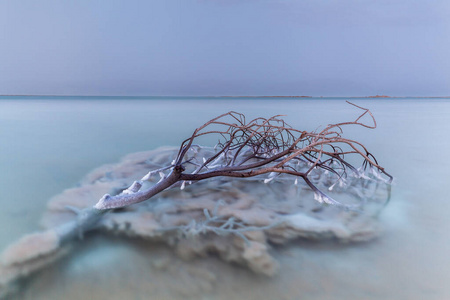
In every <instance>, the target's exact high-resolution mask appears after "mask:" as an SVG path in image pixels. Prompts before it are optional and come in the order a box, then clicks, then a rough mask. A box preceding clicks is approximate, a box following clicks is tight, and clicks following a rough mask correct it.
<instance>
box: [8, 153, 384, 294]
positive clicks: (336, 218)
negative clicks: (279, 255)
mask: <svg viewBox="0 0 450 300" xmlns="http://www.w3.org/2000/svg"><path fill="white" fill-rule="evenodd" d="M176 154H177V150H176V149H174V148H160V149H157V150H154V151H147V152H139V153H134V154H130V155H127V156H126V157H125V158H124V159H122V161H121V162H119V163H117V164H111V165H105V166H102V167H100V168H97V169H95V170H93V171H92V172H91V173H89V174H88V175H87V176H86V177H85V178H84V179H82V180H81V182H80V184H79V186H78V187H74V188H70V189H67V190H65V191H64V192H62V193H61V194H59V195H57V196H55V197H54V198H53V199H51V200H50V201H49V203H48V206H47V211H46V212H45V214H44V216H43V218H42V222H41V225H42V226H43V228H44V231H43V232H41V233H36V234H32V235H28V236H26V237H24V238H22V239H21V240H19V241H18V242H17V243H16V244H14V245H12V246H11V247H9V248H8V249H6V250H5V251H4V253H3V255H2V257H1V262H0V296H1V294H2V293H3V294H6V293H8V292H9V290H10V289H11V287H12V283H13V282H14V280H15V279H17V278H19V277H21V276H25V275H27V274H28V273H30V272H32V271H34V270H37V269H39V268H41V267H43V266H45V265H46V264H48V263H50V262H51V261H53V260H55V259H57V258H58V257H60V256H61V255H63V254H64V253H67V249H68V248H67V247H68V246H70V243H63V242H64V241H61V240H60V239H59V236H58V232H57V230H56V228H58V226H61V225H63V224H65V223H67V222H71V221H73V220H76V213H75V212H76V211H77V210H81V209H83V208H86V207H92V206H93V205H95V203H96V202H97V201H98V199H100V198H101V197H102V196H103V195H104V194H106V193H108V194H111V195H115V194H118V193H120V192H122V191H123V190H124V189H126V188H128V187H129V186H130V185H131V184H132V183H133V181H134V180H135V179H137V178H142V177H143V176H144V175H145V174H147V173H148V172H149V170H153V169H158V168H161V167H164V166H167V165H170V162H171V161H172V160H173V159H174V157H175V155H176ZM322 172H323V171H322ZM161 176H164V174H161ZM314 176H315V177H316V178H315V179H314V180H315V181H316V183H317V184H322V185H324V186H328V187H331V189H333V192H334V193H336V195H338V197H340V199H341V198H342V199H344V201H347V203H349V204H350V205H349V207H352V206H354V207H355V209H344V208H342V207H337V206H332V205H326V204H323V203H319V202H317V201H314V200H313V199H314V193H313V192H312V191H311V190H310V188H309V187H308V186H306V185H301V184H300V183H298V182H297V181H295V182H294V181H293V180H292V179H290V180H289V181H288V180H283V179H282V178H280V179H278V178H275V179H274V180H272V179H270V180H267V176H266V177H255V178H252V179H232V178H227V177H217V178H214V179H209V180H205V181H201V182H198V183H190V182H183V183H181V184H179V185H177V186H174V187H172V188H171V189H168V190H165V191H163V192H161V193H160V194H159V195H158V196H156V197H154V198H152V199H150V200H149V201H146V202H142V203H139V204H136V205H131V206H128V207H125V208H121V209H117V210H115V211H113V212H112V213H108V214H105V215H104V216H103V217H102V219H101V221H100V222H99V223H98V224H97V228H96V229H97V230H100V231H106V232H111V233H114V234H120V235H124V236H129V237H138V238H144V239H149V240H152V241H160V242H163V243H166V244H168V245H170V246H172V247H173V248H174V251H175V253H176V254H177V255H179V256H180V257H182V258H183V259H187V260H188V259H190V258H192V257H196V256H206V255H209V254H211V253H214V254H216V255H217V256H219V257H220V258H221V259H223V260H224V261H227V262H233V263H238V264H241V265H245V266H247V267H248V268H250V269H251V270H253V271H254V272H256V273H260V274H264V275H267V276H272V275H274V274H276V272H277V270H278V269H279V266H278V263H277V261H276V260H275V259H274V258H273V257H272V256H271V254H270V251H271V245H273V244H278V245H282V244H285V243H287V242H289V241H291V240H293V239H297V238H307V239H314V240H321V239H336V240H338V241H341V242H354V241H363V240H369V239H371V238H373V237H374V236H375V235H376V234H377V231H378V226H377V220H376V216H377V214H378V212H379V211H380V210H381V209H382V207H383V206H384V205H385V202H386V201H387V199H388V196H389V193H388V189H387V188H386V187H387V186H385V185H382V183H380V182H378V181H375V180H372V183H370V178H369V177H367V176H370V174H369V175H367V176H360V178H356V177H355V178H354V179H353V182H349V180H350V179H348V182H346V183H345V184H340V185H336V186H334V184H335V182H329V181H328V180H327V178H328V177H327V175H326V174H323V173H320V174H319V173H317V174H314ZM158 180H159V178H158V176H153V178H150V179H149V182H148V183H146V184H149V185H151V184H154V183H156V182H157V181H158ZM367 181H369V184H368V183H367ZM264 182H266V184H265V183H264ZM363 184H364V185H363ZM380 184H381V185H380ZM362 198H363V199H362ZM355 204H357V205H355Z"/></svg>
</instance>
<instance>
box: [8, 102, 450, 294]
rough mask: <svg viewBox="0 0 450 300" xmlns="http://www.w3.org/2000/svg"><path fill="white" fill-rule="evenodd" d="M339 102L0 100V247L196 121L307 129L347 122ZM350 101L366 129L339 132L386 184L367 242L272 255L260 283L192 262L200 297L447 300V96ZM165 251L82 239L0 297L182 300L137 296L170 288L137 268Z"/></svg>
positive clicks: (297, 247) (299, 247)
mask: <svg viewBox="0 0 450 300" xmlns="http://www.w3.org/2000/svg"><path fill="white" fill-rule="evenodd" d="M344 100H345V99H280V98H273V99H266V98H265V99H235V98H233V99H217V98H216V99H214V98H211V99H193V98H190V99H183V98H178V99H168V98H165V99H158V98H153V99H147V100H145V99H120V98H115V99H104V98H103V99H89V98H69V99H63V98H57V99H48V98H34V99H18V98H5V97H4V98H1V99H0V170H1V171H2V172H1V173H0V191H1V197H0V204H1V207H2V209H1V210H0V248H2V249H3V248H4V247H6V245H8V244H9V243H11V242H13V241H14V240H16V239H18V238H19V237H21V236H22V235H24V234H26V233H30V232H33V231H36V230H37V229H38V223H39V219H40V216H41V214H42V213H43V211H44V210H45V205H46V202H47V201H48V199H49V198H50V197H51V196H53V195H55V194H58V193H60V192H61V191H62V190H64V189H66V188H68V187H71V186H74V185H76V184H77V182H78V181H79V180H80V179H81V178H82V177H83V175H84V174H86V173H87V172H89V171H90V170H91V169H93V168H95V167H98V166H100V165H102V164H105V163H112V162H116V161H118V160H119V159H120V158H121V157H122V156H124V155H125V154H127V153H130V152H135V151H142V150H149V149H154V148H156V147H159V146H162V145H178V144H179V143H180V141H181V140H183V139H184V138H186V137H187V136H189V135H190V134H191V132H192V130H193V129H195V128H196V127H197V126H199V125H201V124H202V123H203V122H204V121H206V120H209V119H210V118H212V117H214V116H216V115H219V114H221V113H224V112H227V111H230V110H234V111H238V112H243V113H245V114H246V115H248V117H256V116H264V117H269V116H272V115H274V114H285V115H287V116H286V118H285V119H286V120H287V121H288V123H290V124H291V125H293V126H294V127H297V128H301V129H305V130H314V129H316V128H317V127H318V126H320V125H327V124H328V123H334V122H340V121H348V120H353V119H354V118H355V117H356V116H357V115H358V113H359V112H358V111H357V110H356V109H355V108H354V107H352V106H350V105H348V104H346V103H345V101H344ZM352 102H354V103H356V104H358V105H361V106H364V107H367V108H369V109H370V110H371V111H372V112H373V114H374V115H375V117H376V120H377V123H378V128H377V129H376V130H367V129H362V128H354V129H350V128H349V130H346V131H345V135H346V136H347V137H351V138H354V139H357V140H359V141H362V142H363V143H364V144H365V145H366V146H367V147H368V148H369V149H371V150H372V153H374V154H375V155H376V157H377V159H378V161H379V162H380V163H381V164H382V165H383V166H385V167H386V169H387V170H388V172H389V173H391V174H392V175H394V176H395V183H394V187H393V195H392V201H391V203H390V204H389V206H388V207H387V208H386V209H385V211H384V212H383V214H382V217H381V220H380V222H381V224H382V227H383V233H382V234H381V236H380V238H378V239H376V240H374V241H371V242H369V243H363V244H355V245H336V244H329V243H311V242H304V241H299V242H298V243H293V244H292V245H289V246H288V247H286V248H284V249H278V251H277V252H278V254H275V257H276V258H277V259H278V260H279V261H280V263H281V272H280V274H279V275H278V276H276V277H275V278H272V279H266V278H260V277H257V276H254V275H253V274H252V273H251V272H249V271H247V270H245V269H243V268H240V267H235V266H230V265H226V264H225V263H222V262H220V261H219V260H217V259H215V258H208V259H204V260H201V259H200V260H199V261H198V264H209V267H210V268H211V269H214V270H215V272H217V273H218V274H222V276H219V280H218V282H216V283H215V285H214V286H213V287H212V288H210V289H209V291H208V292H205V293H204V294H202V295H201V297H200V298H201V299H240V298H242V299H244V298H245V299H450V285H449V284H448V281H449V280H450V258H449V255H448V254H449V253H450V234H449V232H450V223H449V221H448V220H449V216H450V201H449V199H448V198H449V196H448V195H449V192H448V183H449V178H450V175H449V169H450V168H449V167H450V161H449V159H448V155H449V154H450V139H449V138H448V132H449V130H450V122H449V116H450V100H446V99H352ZM164 251H168V249H166V248H164V247H163V246H158V245H149V244H148V243H143V242H141V241H130V240H127V239H119V238H113V237H108V238H96V237H91V238H90V239H88V240H87V241H86V242H85V243H84V245H83V246H81V247H79V248H78V249H77V251H75V252H74V253H72V255H71V256H70V257H69V258H67V259H64V260H63V261H62V262H59V263H57V264H55V265H54V266H52V267H51V268H49V269H48V270H44V271H42V272H40V273H38V274H36V275H35V276H33V277H32V278H31V279H29V280H27V281H26V282H25V285H24V287H23V290H22V291H21V292H20V293H19V294H18V295H16V296H14V297H12V298H11V299H62V298H64V299H106V298H108V299H187V298H189V294H188V295H183V293H178V294H177V293H171V292H170V291H167V290H164V283H161V288H160V289H159V290H148V289H146V288H145V281H151V280H154V281H156V280H161V282H166V283H167V281H170V280H173V281H174V282H173V283H172V286H175V285H176V284H178V282H181V281H180V278H177V277H176V276H175V277H173V278H172V277H170V276H169V277H167V278H161V277H160V276H159V275H158V274H154V273H152V272H149V271H148V270H147V269H146V268H145V267H143V265H145V261H146V260H148V259H149V257H152V256H157V255H158V254H159V253H162V252H164ZM99 258H101V259H99ZM174 259H175V258H174ZM130 262H131V263H130ZM179 263H180V264H182V262H179ZM158 276H159V277H158ZM163 279H164V280H163ZM183 282H184V281H183ZM179 284H181V283H179ZM183 284H189V283H188V282H187V283H186V282H184V283H183ZM149 295H151V296H149ZM177 295H178V296H177ZM192 299H199V296H198V295H197V296H196V297H192Z"/></svg>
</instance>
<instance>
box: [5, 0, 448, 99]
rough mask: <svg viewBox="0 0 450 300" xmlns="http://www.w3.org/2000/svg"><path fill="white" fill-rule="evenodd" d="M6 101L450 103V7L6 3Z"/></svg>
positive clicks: (189, 0) (398, 1)
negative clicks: (245, 98)
mask: <svg viewBox="0 0 450 300" xmlns="http://www.w3.org/2000/svg"><path fill="white" fill-rule="evenodd" d="M0 94H38V95H39V94H41V95H45V94H47V95H48V94H57V95H313V96H364V95H375V94H387V95H392V96H405V95H411V96H443V95H450V1H449V0H432V1H431V0H416V1H414V0H371V1H370V0H335V1H331V0H323V1H319V0H158V1H156V0H142V1H139V0H126V1H125V0H123V1H118V0H107V1H92V0H77V1H61V0H54V1H50V0H41V1H35V0H20V1H18V0H2V1H0Z"/></svg>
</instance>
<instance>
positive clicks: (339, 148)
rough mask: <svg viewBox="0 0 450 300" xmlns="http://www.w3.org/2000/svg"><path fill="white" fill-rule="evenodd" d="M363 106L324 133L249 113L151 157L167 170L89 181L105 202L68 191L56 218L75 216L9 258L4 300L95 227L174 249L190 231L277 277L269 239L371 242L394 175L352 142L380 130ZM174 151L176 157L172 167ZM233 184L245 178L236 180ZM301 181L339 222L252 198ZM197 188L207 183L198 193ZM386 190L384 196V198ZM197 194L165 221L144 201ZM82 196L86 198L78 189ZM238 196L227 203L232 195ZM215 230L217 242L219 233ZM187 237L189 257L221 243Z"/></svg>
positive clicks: (140, 166)
mask: <svg viewBox="0 0 450 300" xmlns="http://www.w3.org/2000/svg"><path fill="white" fill-rule="evenodd" d="M352 105H353V106H356V105H354V104H352ZM356 107H357V108H359V109H361V110H362V111H363V112H362V114H361V115H359V116H358V118H357V119H356V120H355V121H353V122H345V123H338V124H332V125H328V126H327V127H325V128H324V129H323V130H322V131H320V132H306V131H301V130H297V129H294V128H292V127H290V126H289V125H288V124H286V123H285V122H284V121H283V119H282V118H281V116H274V117H271V118H269V119H264V118H257V119H254V120H251V121H249V122H247V121H246V119H245V116H244V115H242V114H239V113H236V112H229V113H226V114H223V115H221V116H219V117H217V118H214V119H212V120H210V121H208V122H207V123H205V124H204V125H203V126H201V127H199V128H198V129H196V130H195V131H194V133H193V134H192V136H191V137H190V138H188V139H186V140H185V141H183V142H182V144H181V146H180V148H179V149H178V151H175V152H174V151H173V150H165V151H162V152H155V153H150V154H148V155H151V154H153V155H155V154H156V155H160V156H161V155H162V156H164V159H162V161H164V162H165V161H167V162H168V163H167V165H163V166H161V163H160V162H158V163H151V164H150V165H146V164H145V161H146V157H147V156H145V155H144V156H142V155H140V156H139V155H138V157H139V159H136V158H135V160H134V161H133V162H129V161H127V164H123V165H120V166H121V167H126V168H130V167H133V168H134V171H133V172H134V173H132V174H139V173H142V172H143V171H145V169H146V168H148V169H152V170H151V171H150V172H148V171H146V172H145V173H144V174H143V176H142V178H141V179H140V180H137V181H134V182H133V183H132V184H130V179H131V178H120V180H109V179H108V176H110V175H111V174H109V175H108V172H103V173H101V174H102V175H98V176H97V177H96V178H94V179H93V178H91V180H90V181H89V182H88V183H86V185H85V186H86V189H88V190H89V191H97V192H98V191H101V190H105V192H107V194H105V195H104V196H103V197H101V198H100V200H98V201H97V203H95V202H92V198H91V199H89V201H87V202H83V201H82V200H80V201H79V202H77V200H76V199H74V198H76V197H72V196H71V197H69V196H68V195H67V194H66V195H65V196H64V197H62V198H59V199H58V200H57V201H52V202H50V204H49V205H50V212H51V211H52V209H53V212H55V211H59V212H60V211H64V215H65V216H68V215H69V216H71V217H69V218H62V219H61V214H59V213H58V214H51V213H50V216H49V217H48V218H47V221H45V222H46V224H44V225H45V227H46V228H47V230H45V231H42V232H38V233H34V234H31V235H28V236H26V237H24V238H22V239H21V240H19V241H18V242H17V243H15V244H13V245H11V246H10V247H8V248H7V249H6V250H5V251H4V252H3V254H2V258H1V264H0V296H1V294H7V293H8V292H9V290H10V288H11V287H12V283H14V282H15V281H16V280H17V279H18V278H21V277H23V276H26V275H28V274H30V273H31V272H33V271H35V270H38V269H40V268H42V267H44V266H45V265H47V264H49V263H50V262H52V261H54V260H56V259H58V258H59V257H60V256H62V255H63V254H65V253H67V252H68V247H69V246H70V241H73V240H76V239H77V238H82V237H83V235H84V234H85V233H86V232H88V231H90V230H93V229H106V230H109V231H115V232H122V233H125V234H127V235H134V236H142V237H146V238H154V239H162V240H165V241H166V242H167V243H169V244H170V243H173V240H174V238H173V236H174V235H173V232H178V233H181V234H182V235H183V236H184V237H185V236H202V235H208V237H209V240H213V241H215V242H212V243H216V245H215V246H213V248H214V247H215V248H216V251H217V252H218V253H220V254H221V255H222V254H223V256H226V257H228V258H229V257H232V258H231V259H230V260H232V261H237V262H241V263H244V264H247V265H248V266H249V267H250V268H252V269H253V270H255V271H256V272H260V273H264V274H266V275H271V274H273V273H274V272H275V270H276V262H273V261H272V260H271V257H270V255H269V254H268V253H267V248H268V244H267V241H269V242H272V243H283V242H285V241H287V240H289V239H292V238H296V237H312V238H322V237H335V238H338V239H340V240H347V241H351V240H361V239H367V238H369V237H370V236H372V233H373V231H374V229H373V228H372V227H370V226H372V225H373V224H372V225H370V226H369V227H370V228H369V227H367V226H366V225H367V219H365V220H363V221H361V219H360V218H359V217H358V216H360V215H363V212H364V211H365V210H366V211H367V204H368V203H369V202H370V201H368V199H369V200H370V199H372V200H373V199H375V200H374V201H375V202H376V203H377V206H376V207H377V209H376V210H375V211H371V213H370V214H369V215H370V218H369V219H371V218H372V217H374V216H375V215H376V214H377V213H378V212H379V209H380V208H382V207H383V206H384V205H385V204H386V203H387V201H388V200H389V195H390V183H391V181H392V176H390V175H389V174H388V173H387V172H386V171H385V170H384V168H383V167H381V166H380V165H379V164H378V162H377V161H376V159H375V158H374V156H373V155H372V154H371V153H370V152H369V151H368V150H367V149H366V148H365V147H364V146H363V144H361V143H360V142H358V141H354V140H350V139H347V138H344V137H342V128H343V127H344V126H348V125H353V126H362V127H366V128H375V127H376V122H375V119H374V118H373V116H372V114H371V113H370V111H368V110H367V109H364V108H361V107H359V106H356ZM365 115H368V116H369V117H371V120H372V121H373V125H367V124H365V123H362V122H361V119H362V117H364V116H365ZM210 137H215V138H216V139H217V138H219V141H218V143H217V144H216V145H215V147H203V146H199V145H198V144H199V143H198V140H208V138H210ZM161 153H163V154H161ZM173 154H175V157H173V160H172V161H170V160H169V159H170V158H172V155H173ZM358 157H359V158H361V160H362V165H361V167H360V168H357V167H355V166H354V163H351V162H353V161H354V158H358ZM149 159H150V160H151V159H152V158H149ZM148 169H147V170H148ZM136 170H138V171H136ZM110 173H111V172H110ZM119 173H120V172H118V171H117V172H116V173H112V174H116V175H115V176H117V174H119ZM158 176H159V178H160V179H159V180H158V179H157V177H158ZM91 177H92V176H91ZM211 178H216V181H215V183H213V184H212V185H211V183H209V182H210V181H209V180H206V179H211ZM227 178H228V179H227ZM229 178H240V179H242V180H241V181H239V180H231V181H230V179H229ZM244 179H245V180H244ZM238 181H239V182H241V183H239V184H240V186H239V188H236V186H235V185H234V184H235V183H234V182H238ZM301 181H302V182H304V183H305V184H306V187H307V188H308V191H309V193H310V194H311V195H313V198H314V199H315V200H316V201H317V202H316V203H318V205H319V206H320V207H324V206H325V207H330V208H331V209H329V210H328V212H326V213H325V214H324V215H325V216H327V214H328V217H329V218H330V221H329V222H327V221H323V215H322V217H321V218H315V217H314V215H308V214H305V213H299V212H298V211H277V209H274V208H273V207H270V206H264V205H260V204H259V203H258V200H255V199H253V200H251V201H250V200H248V199H247V198H246V197H247V195H248V194H251V191H248V190H247V189H256V188H254V186H255V184H257V185H260V184H261V182H264V183H265V184H273V183H275V182H277V183H281V184H282V185H283V186H284V187H283V188H281V190H279V191H278V192H277V193H278V194H282V193H283V192H284V191H287V190H288V189H287V188H286V186H289V187H294V188H296V187H297V186H298V185H300V182H301ZM203 182H205V183H203ZM229 182H231V185H229V184H228V183H229ZM242 183H243V184H244V185H245V187H244V186H243V185H242ZM123 184H129V186H128V187H125V188H123V187H121V186H120V185H123ZM194 184H195V185H197V186H196V187H195V186H192V187H190V185H194ZM380 186H381V187H382V190H383V193H382V196H381V197H380V196H379V190H380ZM82 188H84V187H82ZM175 188H178V189H175ZM226 188H229V189H230V191H233V192H234V193H235V195H233V196H229V195H228V196H229V197H231V198H233V199H240V201H241V202H239V201H238V200H236V201H235V200H233V201H234V202H233V201H231V200H230V201H228V202H227V201H224V200H223V199H218V198H215V197H213V196H212V195H213V194H214V193H215V191H217V190H220V192H222V193H223V191H224V189H226ZM118 189H120V191H118V192H115V195H114V194H112V195H111V190H112V191H117V190H118ZM188 189H189V190H190V193H191V200H192V201H191V202H190V204H189V203H188V204H183V205H184V207H183V208H180V207H181V206H180V204H179V203H177V202H176V201H175V200H172V202H170V201H169V204H171V205H172V206H170V205H169V206H166V211H163V212H164V214H159V215H157V214H155V213H154V211H153V210H154V207H153V208H149V207H148V206H145V205H144V204H145V203H142V202H144V201H146V200H148V199H150V198H152V197H154V196H155V195H158V194H161V195H164V197H168V196H167V195H170V199H176V196H174V193H176V191H180V190H181V191H183V192H184V191H186V190H188ZM196 189H200V190H204V191H206V194H203V195H202V196H199V195H198V194H196V193H195V192H193V191H194V190H196ZM246 190H247V191H246ZM369 190H371V191H372V192H371V193H372V194H371V196H369V195H368V194H367V191H369ZM77 192H79V190H77ZM178 193H179V192H178ZM331 193H334V194H336V195H338V196H342V200H341V199H336V198H335V197H334V196H333V197H332V196H331ZM377 193H378V194H377ZM69 194H70V192H69ZM73 194H74V195H77V197H78V196H79V194H76V192H75V190H73ZM94 194H95V193H94ZM349 194H351V195H353V196H354V197H353V198H352V199H353V200H350V201H349V200H348V197H347V196H348V195H349ZM224 195H225V194H224ZM374 195H375V196H374ZM377 195H378V196H377ZM228 196H224V197H223V198H224V199H227V197H228ZM67 199H70V201H68V200H67ZM97 199H98V198H97ZM212 199H214V200H212ZM245 199H247V200H245ZM355 199H356V200H355ZM380 199H382V200H381V202H380ZM249 201H250V202H249ZM249 203H250V204H249ZM93 204H95V205H93ZM132 204H134V205H132ZM141 204H142V205H141ZM130 205H132V206H130ZM189 205H190V206H189ZM315 205H317V204H314V205H313V206H309V207H308V210H310V211H314V210H317V207H315ZM52 207H53V208H52ZM55 207H57V209H55ZM167 207H171V208H170V209H169V211H170V212H171V213H172V216H176V218H175V217H174V218H173V219H171V220H169V221H168V220H167V217H166V216H168V215H170V214H168V213H167V212H168V211H167ZM174 207H176V208H174ZM242 207H244V208H245V209H243V208H242ZM124 208H125V213H124V211H123V209H124ZM174 211H175V213H174ZM108 212H109V214H107V213H108ZM336 215H339V218H340V219H339V220H338V222H335V220H333V218H334V217H333V216H336ZM55 216H56V218H55ZM72 216H75V217H72ZM164 217H166V219H164ZM58 218H59V219H58ZM189 218H190V219H189ZM49 220H50V221H49ZM343 220H345V222H343ZM355 220H356V221H355ZM333 222H334V223H333ZM339 222H340V223H339ZM355 224H356V225H355ZM364 224H365V225H364ZM365 226H366V227H365ZM257 232H266V235H265V236H264V235H263V236H261V235H258V234H257ZM211 234H212V235H213V236H217V238H215V237H211ZM178 236H179V235H178ZM222 236H232V239H231V243H232V244H233V245H234V247H235V248H236V249H237V250H236V251H237V252H238V254H235V255H234V256H230V254H229V253H222V252H221V251H222V250H221V247H220V246H218V245H220V243H223V242H224V241H223V240H221V239H222V238H221V237H222ZM177 241H178V244H179V245H182V246H180V247H179V248H178V249H179V252H180V253H185V254H186V253H187V252H193V253H195V252H196V251H197V252H198V251H201V250H198V249H199V248H202V247H204V248H208V249H211V247H212V246H211V245H210V244H208V245H206V240H204V241H203V246H199V245H202V243H201V242H199V244H198V245H196V246H193V245H190V246H189V243H190V242H189V239H184V240H183V239H180V238H178V240H177ZM227 241H228V242H229V239H228V240H227ZM209 243H211V242H209ZM183 247H184V250H183ZM186 249H191V250H190V251H187V250H186Z"/></svg>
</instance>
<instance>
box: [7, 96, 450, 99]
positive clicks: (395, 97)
mask: <svg viewBox="0 0 450 300" xmlns="http://www.w3.org/2000/svg"><path fill="white" fill-rule="evenodd" d="M0 97H67V98H76V97H83V98H88V97H98V98H127V97H128V98H149V97H151V98H156V97H161V98H184V97H186V98H350V99H355V98H368V99H374V98H376V99H378V98H381V99H386V98H387V99H399V98H415V99H423V98H450V96H387V95H375V96H295V95H292V96H279V95H277V96H211V95H205V96H200V95H195V96H173V95H164V96H161V95H146V96H132V95H127V96H125V95H119V96H116V95H0Z"/></svg>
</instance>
